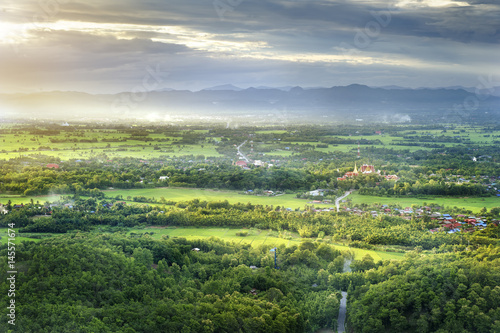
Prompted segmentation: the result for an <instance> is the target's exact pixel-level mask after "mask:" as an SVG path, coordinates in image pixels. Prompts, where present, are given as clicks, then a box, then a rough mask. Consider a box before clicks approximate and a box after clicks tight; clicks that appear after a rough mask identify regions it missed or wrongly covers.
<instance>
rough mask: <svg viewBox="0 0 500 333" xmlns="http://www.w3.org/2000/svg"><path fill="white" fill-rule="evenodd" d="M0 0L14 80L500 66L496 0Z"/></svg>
mask: <svg viewBox="0 0 500 333" xmlns="http://www.w3.org/2000/svg"><path fill="white" fill-rule="evenodd" d="M218 1H220V2H218ZM221 3H222V4H225V7H224V6H223V7H222V8H224V9H225V11H224V13H223V15H221V11H220V8H221V7H220V4H221ZM214 4H215V5H214ZM217 5H219V9H217ZM0 10H1V12H0V14H1V15H2V21H1V22H2V23H0V31H2V32H0V52H1V54H0V60H1V63H0V73H1V74H2V75H3V77H7V78H8V80H7V81H8V82H3V86H1V87H0V89H2V90H4V91H7V90H8V91H16V90H29V89H30V88H31V89H45V90H49V89H74V90H86V91H93V92H95V91H102V90H106V91H107V92H110V91H120V90H126V89H129V88H128V87H131V86H133V85H134V82H137V81H138V80H141V77H142V76H143V75H144V71H145V68H146V67H147V66H148V65H153V66H155V65H156V64H161V66H162V68H164V70H165V71H168V72H169V76H168V79H167V80H165V82H164V84H165V85H168V86H171V87H174V88H190V89H193V90H196V89H201V88H204V87H206V86H213V85H216V84H224V83H233V84H240V85H242V86H250V85H268V86H269V85H313V86H318V85H326V86H331V85H338V84H350V83H370V84H375V83H378V85H389V84H400V83H399V82H404V83H406V84H405V85H410V86H415V87H418V86H422V85H430V86H441V85H446V84H448V83H453V82H454V83H453V84H451V85H456V84H463V85H471V86H473V85H475V83H476V81H477V77H478V76H480V75H484V74H488V73H492V72H493V73H495V74H498V70H497V69H496V68H497V67H498V66H496V65H497V64H498V61H497V59H496V58H497V54H498V53H499V52H498V51H500V50H499V48H500V47H499V41H500V40H499V39H500V35H499V34H500V22H499V21H498V17H499V16H500V5H499V4H498V3H496V2H494V1H480V0H470V1H453V0H393V1H385V2H382V1H361V0H357V1H356V0H351V1H348V0H331V1H328V0H302V1H299V0H260V1H250V0H243V1H230V2H228V1H227V0H209V1H203V2H200V1H197V0H196V1H195V0H171V1H168V2H166V1H163V0H147V1H140V2H139V1H131V0H124V1H118V0H108V1H106V2H105V3H102V2H101V1H97V0H89V1H85V2H83V1H81V0H42V1H28V0H21V1H13V0H5V1H4V4H3V5H2V8H0ZM485 22H488V24H485ZM495 71H497V72H495Z"/></svg>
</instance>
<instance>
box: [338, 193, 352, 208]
mask: <svg viewBox="0 0 500 333" xmlns="http://www.w3.org/2000/svg"><path fill="white" fill-rule="evenodd" d="M349 194H351V192H349V191H347V192H345V193H344V195H343V196H341V197H340V198H337V199H336V200H335V206H337V212H338V211H339V210H340V200H342V199H344V198H345V197H347V196H348V195H349Z"/></svg>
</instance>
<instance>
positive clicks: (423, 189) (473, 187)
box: [359, 179, 494, 196]
mask: <svg viewBox="0 0 500 333" xmlns="http://www.w3.org/2000/svg"><path fill="white" fill-rule="evenodd" d="M367 185H370V184H364V186H363V185H361V186H360V188H359V194H365V195H377V196H387V195H388V196H392V195H398V196H399V195H414V196H418V195H441V196H490V195H493V194H494V193H493V191H488V190H487V188H486V187H485V186H483V185H480V184H473V183H461V184H457V183H446V182H444V181H435V180H432V179H430V180H429V179H425V180H417V181H415V182H413V183H410V182H396V183H394V182H391V181H384V182H380V183H378V185H376V184H371V185H372V187H368V186H367Z"/></svg>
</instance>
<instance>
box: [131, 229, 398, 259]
mask: <svg viewBox="0 0 500 333" xmlns="http://www.w3.org/2000/svg"><path fill="white" fill-rule="evenodd" d="M146 232H154V234H153V235H152V236H151V237H152V238H154V239H161V238H162V236H164V235H168V236H169V237H183V238H186V239H188V240H189V239H204V238H210V237H217V238H220V239H222V240H224V241H226V242H234V243H236V244H250V245H252V247H256V246H261V245H265V246H269V247H274V246H280V245H285V246H293V245H297V246H298V245H299V244H300V242H301V241H302V240H304V239H302V238H300V237H299V236H298V234H296V233H292V232H286V234H285V237H286V238H280V237H279V234H278V232H276V231H272V230H260V229H255V228H251V229H237V228H235V229H233V228H189V227H187V228H184V227H182V228H181V227H179V228H178V227H165V228H159V227H148V228H143V229H132V230H130V231H129V232H128V235H130V234H131V233H136V234H142V233H146ZM238 232H248V236H237V235H236V234H237V233H238ZM313 240H314V239H313ZM333 245H334V246H335V247H336V248H337V249H339V250H341V251H348V250H349V251H352V252H354V254H355V258H356V259H361V258H362V257H363V256H365V255H366V254H369V255H370V256H372V257H373V259H374V260H375V261H380V260H390V259H395V260H401V259H402V258H403V257H404V253H396V252H384V251H373V250H364V249H357V248H351V247H348V246H345V245H341V244H333Z"/></svg>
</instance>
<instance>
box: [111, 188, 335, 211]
mask: <svg viewBox="0 0 500 333" xmlns="http://www.w3.org/2000/svg"><path fill="white" fill-rule="evenodd" d="M104 192H105V193H106V196H109V197H115V196H117V195H122V196H123V199H127V197H128V196H130V197H134V196H144V197H148V198H153V197H154V198H155V199H156V200H159V199H160V198H161V197H164V198H165V199H166V200H172V201H187V200H192V199H195V198H197V199H200V200H206V201H223V200H227V201H228V202H229V203H231V204H234V203H238V202H240V203H244V204H246V203H248V202H250V203H252V204H255V205H264V206H265V205H273V206H275V207H276V206H281V207H286V208H292V209H295V208H301V209H302V208H304V205H306V204H308V202H309V200H305V199H297V198H296V197H295V194H283V195H278V196H270V197H268V196H256V195H247V194H240V192H237V191H218V190H209V189H191V188H170V187H165V188H152V189H132V190H108V191H104ZM315 205H317V204H315ZM318 206H322V207H333V206H334V204H333V203H332V204H319V205H318Z"/></svg>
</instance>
